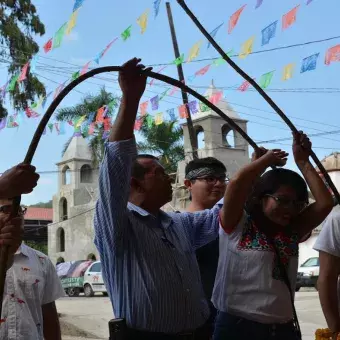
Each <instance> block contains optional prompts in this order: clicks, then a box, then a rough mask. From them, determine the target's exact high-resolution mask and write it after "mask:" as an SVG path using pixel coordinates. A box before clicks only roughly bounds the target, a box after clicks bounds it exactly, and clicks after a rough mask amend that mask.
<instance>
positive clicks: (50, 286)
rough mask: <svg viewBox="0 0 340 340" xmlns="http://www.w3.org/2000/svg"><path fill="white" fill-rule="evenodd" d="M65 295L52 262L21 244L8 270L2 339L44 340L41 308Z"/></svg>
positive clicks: (1, 324) (2, 318)
mask: <svg viewBox="0 0 340 340" xmlns="http://www.w3.org/2000/svg"><path fill="white" fill-rule="evenodd" d="M64 295H65V292H64V289H63V288H62V286H61V283H60V280H59V278H58V276H57V273H56V270H55V268H54V266H53V264H52V262H51V260H50V259H49V258H48V257H47V256H46V255H45V254H43V253H40V252H38V251H36V250H34V249H32V248H30V247H28V246H26V245H25V244H22V245H21V247H20V248H19V250H18V252H17V253H16V254H15V255H14V261H13V265H12V267H11V268H10V269H8V271H7V276H6V284H5V291H4V297H3V305H2V315H1V320H0V339H8V340H43V339H44V335H43V334H44V333H43V314H42V306H43V305H46V304H48V303H51V302H54V301H55V300H57V299H59V298H60V297H62V296H64Z"/></svg>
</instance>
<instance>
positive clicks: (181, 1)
mask: <svg viewBox="0 0 340 340" xmlns="http://www.w3.org/2000/svg"><path fill="white" fill-rule="evenodd" d="M177 2H178V3H179V5H180V6H181V7H182V8H183V10H184V11H185V12H186V14H187V15H188V16H189V17H190V19H191V20H192V21H193V22H194V24H195V25H196V26H197V28H198V29H199V30H200V31H201V33H202V34H203V35H204V36H205V37H206V38H207V40H208V41H209V42H210V44H211V45H212V46H214V48H215V49H216V51H217V52H218V53H219V54H220V55H221V57H222V58H223V59H224V60H225V61H226V62H227V63H228V64H229V65H230V66H231V67H232V68H233V69H234V70H235V71H236V72H237V73H238V74H239V75H240V76H241V77H242V78H243V79H245V80H246V81H248V82H249V83H250V85H252V86H253V87H254V88H255V89H256V91H257V92H258V93H259V94H260V95H261V96H262V98H263V99H264V100H265V101H266V102H267V103H268V104H269V105H270V106H271V107H272V108H273V109H274V110H275V112H276V113H277V114H278V115H279V116H280V117H281V118H282V120H283V121H284V122H285V123H286V124H287V125H288V126H289V128H290V129H291V130H292V132H294V133H296V132H298V130H297V128H296V127H295V126H294V124H293V123H292V122H291V120H290V119H289V118H288V117H287V116H286V115H285V114H284V113H283V111H282V110H281V109H280V108H279V107H278V106H277V105H276V103H275V102H274V101H273V100H272V99H271V98H270V97H269V96H268V94H267V93H266V92H265V91H264V90H263V89H262V88H261V86H259V85H258V84H257V82H256V81H255V80H254V79H253V78H252V77H250V76H249V75H248V74H247V73H246V72H244V71H243V70H242V69H241V68H240V67H239V66H238V65H237V64H235V63H234V62H233V61H232V60H231V59H230V58H229V57H228V56H227V54H226V53H225V52H224V51H223V50H222V48H221V47H220V46H219V45H218V44H217V42H216V41H215V40H214V38H213V37H212V36H211V35H210V34H209V33H208V31H207V30H206V29H205V28H204V27H203V26H202V24H201V23H200V21H199V20H198V19H197V18H196V16H195V15H194V14H193V13H192V11H191V10H190V9H189V7H188V6H187V5H186V3H185V1H184V0H177ZM310 156H311V158H312V159H313V161H314V163H315V164H316V165H317V167H318V168H319V170H320V172H321V173H322V174H323V176H324V178H325V180H326V181H327V183H328V185H329V187H330V188H331V189H332V191H333V193H334V196H335V198H336V200H337V202H338V204H340V194H339V192H338V190H337V188H336V186H335V185H334V183H333V182H332V180H331V178H330V176H329V174H328V172H327V171H326V169H325V168H324V166H323V165H322V163H321V162H320V161H319V159H318V157H317V156H316V154H315V153H314V151H313V150H311V152H310Z"/></svg>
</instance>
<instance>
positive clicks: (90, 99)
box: [56, 87, 118, 167]
mask: <svg viewBox="0 0 340 340" xmlns="http://www.w3.org/2000/svg"><path fill="white" fill-rule="evenodd" d="M109 103H113V104H111V105H109V107H108V110H107V113H106V115H107V116H108V117H112V115H113V113H114V110H115V108H116V107H117V105H118V98H117V97H116V96H115V95H114V94H112V93H110V92H107V91H106V90H105V88H104V87H103V88H101V90H100V92H99V93H98V94H97V95H87V96H85V97H84V98H83V99H82V100H81V102H80V103H79V104H77V105H75V106H71V107H65V108H61V109H60V110H59V111H58V112H57V114H56V119H57V120H59V121H65V122H67V121H70V120H71V121H75V120H76V119H78V118H80V117H82V116H86V117H87V118H88V117H89V116H90V114H91V113H93V112H97V110H98V109H99V108H101V107H102V106H104V105H108V104H109ZM95 120H96V117H94V118H93V122H94V121H95ZM103 136H104V127H103V126H101V127H99V128H97V129H96V131H95V133H94V134H93V135H91V136H85V135H84V137H87V138H88V140H89V147H90V150H91V157H92V163H93V167H97V166H98V165H99V163H100V161H101V160H102V159H103V157H104V140H103ZM72 138H73V136H72V137H71V138H70V139H69V140H68V141H67V142H66V143H65V145H64V148H63V150H62V155H64V153H65V152H66V150H67V148H68V146H69V144H70V143H71V140H72Z"/></svg>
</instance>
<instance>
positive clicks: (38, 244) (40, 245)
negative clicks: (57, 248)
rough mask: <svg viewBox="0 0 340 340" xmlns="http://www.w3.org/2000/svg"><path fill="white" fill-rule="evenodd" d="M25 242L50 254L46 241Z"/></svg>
mask: <svg viewBox="0 0 340 340" xmlns="http://www.w3.org/2000/svg"><path fill="white" fill-rule="evenodd" d="M25 244H26V245H27V246H28V247H31V248H33V249H35V250H38V251H40V252H41V253H44V254H46V255H48V247H47V243H45V242H34V241H25Z"/></svg>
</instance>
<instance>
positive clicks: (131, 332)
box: [127, 328, 196, 340]
mask: <svg viewBox="0 0 340 340" xmlns="http://www.w3.org/2000/svg"><path fill="white" fill-rule="evenodd" d="M195 333H196V332H195V331H189V332H181V333H177V334H167V333H157V332H147V331H138V330H135V329H131V328H129V329H128V331H127V335H128V336H127V339H128V340H134V339H138V340H139V339H141V340H142V339H143V340H144V339H145V340H146V339H147V340H177V339H178V340H194V339H195Z"/></svg>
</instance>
